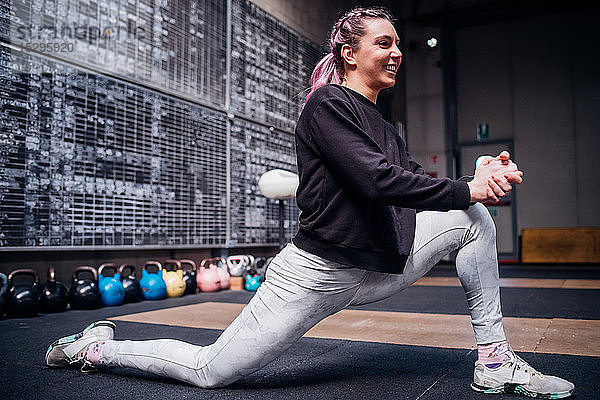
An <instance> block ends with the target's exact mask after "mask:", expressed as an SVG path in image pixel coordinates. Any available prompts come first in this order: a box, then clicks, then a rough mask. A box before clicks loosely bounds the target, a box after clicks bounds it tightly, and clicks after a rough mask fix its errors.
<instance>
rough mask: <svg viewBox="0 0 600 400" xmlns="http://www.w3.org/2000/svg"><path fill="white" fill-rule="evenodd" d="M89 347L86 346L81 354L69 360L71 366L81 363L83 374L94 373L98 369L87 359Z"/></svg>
mask: <svg viewBox="0 0 600 400" xmlns="http://www.w3.org/2000/svg"><path fill="white" fill-rule="evenodd" d="M88 347H89V346H85V347H84V348H83V349H81V350H80V351H79V353H77V354H75V356H74V357H73V358H72V359H70V360H69V365H73V364H78V363H81V368H80V369H81V372H84V373H85V372H94V371H96V370H97V369H98V368H97V367H96V366H95V365H93V364H92V363H91V362H89V361H88V360H87V359H86V358H85V355H86V354H87V350H88Z"/></svg>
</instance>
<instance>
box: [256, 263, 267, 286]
mask: <svg viewBox="0 0 600 400" xmlns="http://www.w3.org/2000/svg"><path fill="white" fill-rule="evenodd" d="M267 265H268V261H267V259H266V258H265V257H256V259H255V260H254V269H255V270H256V273H257V274H258V275H260V277H261V282H264V281H265V274H266V273H267Z"/></svg>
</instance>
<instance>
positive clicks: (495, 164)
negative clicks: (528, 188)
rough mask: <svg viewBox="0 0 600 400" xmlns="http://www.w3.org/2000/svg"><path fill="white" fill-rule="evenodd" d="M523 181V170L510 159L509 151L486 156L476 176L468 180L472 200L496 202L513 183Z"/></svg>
mask: <svg viewBox="0 0 600 400" xmlns="http://www.w3.org/2000/svg"><path fill="white" fill-rule="evenodd" d="M521 182H523V172H522V171H519V169H518V167H517V164H515V163H514V162H512V161H511V160H510V154H509V153H508V151H503V152H502V153H500V154H498V156H496V157H491V156H488V157H485V158H484V159H483V162H481V164H479V165H478V166H477V167H476V168H475V177H474V178H473V180H472V181H470V182H467V184H468V185H469V190H470V191H471V201H472V202H481V203H484V204H495V203H498V202H499V201H500V198H502V197H503V196H505V195H506V193H508V192H509V191H510V190H511V189H512V185H513V184H519V183H521Z"/></svg>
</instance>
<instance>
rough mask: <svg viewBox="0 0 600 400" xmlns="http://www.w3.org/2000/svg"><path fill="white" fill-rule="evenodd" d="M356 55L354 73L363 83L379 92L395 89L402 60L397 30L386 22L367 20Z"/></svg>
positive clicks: (382, 20) (385, 20) (379, 19)
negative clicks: (393, 87)
mask: <svg viewBox="0 0 600 400" xmlns="http://www.w3.org/2000/svg"><path fill="white" fill-rule="evenodd" d="M365 27H366V29H365V34H364V35H363V36H362V37H361V38H360V42H359V44H358V49H357V51H356V53H355V57H356V58H355V60H356V72H357V73H358V76H359V78H360V79H361V80H362V81H363V84H365V85H367V86H368V87H370V88H371V89H374V90H377V91H378V90H380V89H384V88H388V87H392V86H394V84H395V83H396V72H397V71H398V67H399V66H400V62H401V61H402V53H401V52H400V49H398V46H399V44H400V39H399V38H398V35H397V34H396V29H394V26H393V25H392V24H391V23H390V21H388V20H387V19H382V18H378V19H371V18H369V19H367V20H366V23H365Z"/></svg>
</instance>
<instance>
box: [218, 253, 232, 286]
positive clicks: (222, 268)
mask: <svg viewBox="0 0 600 400" xmlns="http://www.w3.org/2000/svg"><path fill="white" fill-rule="evenodd" d="M217 272H218V273H219V278H220V279H221V290H224V289H229V281H230V275H229V272H227V261H225V259H224V258H220V259H219V261H218V262H217Z"/></svg>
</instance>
